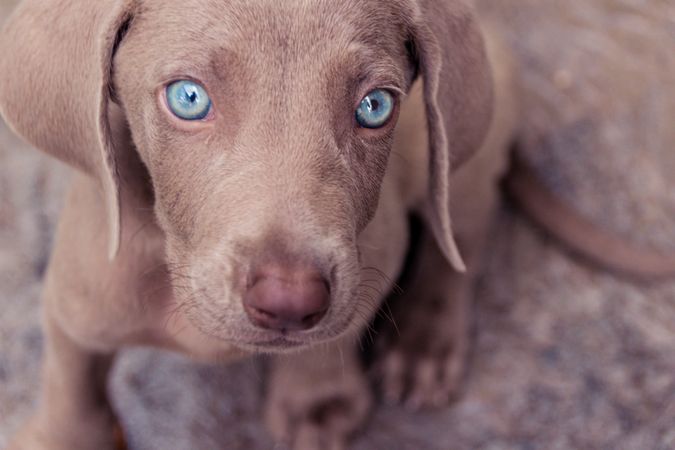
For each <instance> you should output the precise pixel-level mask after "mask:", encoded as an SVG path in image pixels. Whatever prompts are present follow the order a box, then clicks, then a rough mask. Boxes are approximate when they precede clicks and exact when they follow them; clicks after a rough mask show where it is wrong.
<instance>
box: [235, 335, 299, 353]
mask: <svg viewBox="0 0 675 450" xmlns="http://www.w3.org/2000/svg"><path fill="white" fill-rule="evenodd" d="M248 345H250V346H252V347H255V348H259V349H262V350H267V351H274V350H277V351H279V350H281V351H283V350H290V349H297V348H301V347H306V346H308V345H309V343H308V342H303V341H297V340H294V339H289V338H288V337H286V336H279V337H277V338H275V339H271V340H264V341H255V342H250V343H248Z"/></svg>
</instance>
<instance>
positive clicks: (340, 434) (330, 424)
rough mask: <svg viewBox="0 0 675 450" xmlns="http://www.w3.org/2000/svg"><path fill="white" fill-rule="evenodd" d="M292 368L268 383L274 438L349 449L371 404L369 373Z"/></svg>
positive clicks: (304, 448) (307, 449) (308, 448)
mask: <svg viewBox="0 0 675 450" xmlns="http://www.w3.org/2000/svg"><path fill="white" fill-rule="evenodd" d="M281 370H282V371H284V369H281ZM289 372H293V371H292V370H290V371H288V370H287V373H285V374H277V375H276V376H273V377H272V380H271V384H270V386H269V391H268V398H267V405H266V410H265V419H266V422H267V426H268V427H269V429H270V431H271V432H272V434H273V436H274V437H275V439H276V440H277V441H279V442H282V443H283V444H284V445H286V446H287V448H289V449H292V450H343V449H346V448H347V447H348V442H349V439H350V437H351V436H352V435H353V434H354V433H355V432H356V431H357V430H358V429H359V428H361V427H362V426H363V424H364V422H365V421H366V418H367V416H368V412H369V410H370V408H371V405H372V394H371V391H370V387H369V385H368V383H367V380H366V378H365V376H364V375H363V374H362V373H360V372H356V371H353V372H343V371H342V370H341V369H339V368H338V369H336V370H335V371H332V373H328V372H324V373H323V374H322V376H320V377H316V376H313V377H306V376H303V375H304V374H301V373H295V374H292V373H289Z"/></svg>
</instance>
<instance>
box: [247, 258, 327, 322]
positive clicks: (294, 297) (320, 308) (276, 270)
mask: <svg viewBox="0 0 675 450" xmlns="http://www.w3.org/2000/svg"><path fill="white" fill-rule="evenodd" d="M329 304H330V290H329V284H328V282H327V281H326V279H325V278H324V277H323V276H321V274H320V273H319V272H318V271H314V270H307V269H297V268H296V269H286V268H282V267H266V268H262V269H259V270H258V272H257V273H256V276H254V277H253V282H252V283H251V285H250V286H249V288H248V290H247V292H246V294H245V295H244V309H245V311H246V314H247V315H248V316H249V318H250V319H251V322H253V323H254V324H255V325H257V326H259V327H262V328H267V329H270V330H279V331H291V330H308V329H310V328H312V327H314V326H315V325H316V324H317V323H319V321H320V320H321V319H322V318H323V316H324V315H326V311H327V310H328V306H329Z"/></svg>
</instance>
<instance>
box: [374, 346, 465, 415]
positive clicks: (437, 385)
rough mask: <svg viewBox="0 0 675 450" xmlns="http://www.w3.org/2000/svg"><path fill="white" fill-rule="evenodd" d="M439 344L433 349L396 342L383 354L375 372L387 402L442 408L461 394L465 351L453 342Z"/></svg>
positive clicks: (415, 406)
mask: <svg viewBox="0 0 675 450" xmlns="http://www.w3.org/2000/svg"><path fill="white" fill-rule="evenodd" d="M436 344H437V345H435V347H437V348H436V349H435V350H433V351H430V350H426V351H420V350H419V349H417V350H415V349H412V348H408V347H406V346H400V347H399V346H394V347H393V348H391V349H389V350H388V351H386V353H385V354H384V355H382V356H381V357H380V358H381V359H380V361H379V362H378V365H377V367H376V374H377V375H376V376H377V377H378V379H379V383H380V385H381V391H382V395H383V396H384V398H385V400H386V401H387V402H389V403H392V404H399V403H402V404H404V405H406V406H408V407H410V408H412V409H421V408H439V407H443V406H446V405H447V404H449V403H450V402H451V401H452V400H454V399H455V398H456V397H457V396H458V394H459V390H460V387H461V382H462V377H463V374H464V366H465V352H464V351H462V350H461V349H458V348H456V347H455V346H454V345H453V343H451V342H446V343H444V344H445V345H443V344H441V343H436Z"/></svg>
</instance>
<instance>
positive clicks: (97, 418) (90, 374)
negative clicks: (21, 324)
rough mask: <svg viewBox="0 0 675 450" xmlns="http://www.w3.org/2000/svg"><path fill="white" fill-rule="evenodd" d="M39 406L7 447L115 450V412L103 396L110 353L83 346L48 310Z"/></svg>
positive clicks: (20, 448) (22, 448)
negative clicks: (98, 352) (64, 329)
mask: <svg viewBox="0 0 675 450" xmlns="http://www.w3.org/2000/svg"><path fill="white" fill-rule="evenodd" d="M44 329H45V334H46V336H45V337H46V345H45V357H44V363H43V374H42V392H41V395H40V400H39V410H38V412H37V413H36V414H35V415H34V416H33V417H32V418H31V419H30V420H29V421H28V423H27V424H26V425H25V426H24V427H23V429H22V430H21V431H20V432H19V433H18V434H17V436H16V437H15V440H14V441H13V442H12V443H10V445H9V449H8V450H94V449H95V450H114V449H115V448H116V443H115V438H114V433H113V428H114V427H113V424H114V417H113V414H112V411H111V409H110V406H109V403H108V401H107V396H106V388H105V386H106V383H105V380H106V377H107V373H108V370H109V368H110V365H111V362H112V355H110V354H97V353H94V352H91V351H89V350H85V349H84V348H82V347H81V346H79V345H78V344H77V343H75V342H73V340H72V339H71V338H70V337H68V336H67V335H66V333H65V332H64V331H63V330H62V328H61V327H60V325H59V324H58V323H57V322H56V320H55V319H54V318H53V317H52V316H51V315H50V314H49V312H47V314H46V318H45V327H44Z"/></svg>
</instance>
